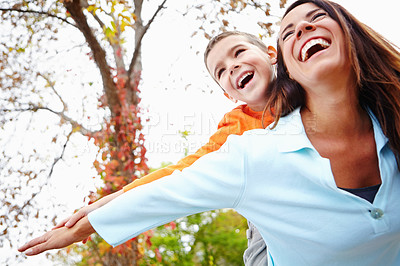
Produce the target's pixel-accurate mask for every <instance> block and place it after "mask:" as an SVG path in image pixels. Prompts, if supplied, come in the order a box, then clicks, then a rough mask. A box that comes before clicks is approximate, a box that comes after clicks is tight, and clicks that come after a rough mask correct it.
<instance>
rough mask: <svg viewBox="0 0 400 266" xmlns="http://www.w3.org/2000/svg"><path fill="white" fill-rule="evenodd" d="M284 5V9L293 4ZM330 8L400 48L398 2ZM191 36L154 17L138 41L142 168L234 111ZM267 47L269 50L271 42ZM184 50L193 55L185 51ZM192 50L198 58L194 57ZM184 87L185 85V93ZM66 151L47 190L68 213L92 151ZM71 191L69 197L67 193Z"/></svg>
mask: <svg viewBox="0 0 400 266" xmlns="http://www.w3.org/2000/svg"><path fill="white" fill-rule="evenodd" d="M170 2H171V3H169V4H172V5H177V4H176V3H172V2H173V1H170ZM288 2H289V4H290V3H291V2H293V1H288ZM336 2H338V3H340V4H342V5H343V6H344V7H345V8H347V9H348V10H349V11H350V12H352V13H353V14H354V15H355V16H356V17H357V18H358V19H359V20H361V21H362V22H364V23H366V24H367V25H369V26H371V27H372V28H373V29H375V30H376V31H378V32H379V33H381V34H382V35H383V36H385V37H386V38H388V39H389V40H390V41H392V42H394V43H395V44H396V45H399V46H400V31H399V29H398V28H399V26H400V16H399V14H398V12H399V10H400V1H397V0H382V1H376V0H375V1H373V0H351V1H350V0H347V1H345V0H338V1H336ZM167 14H168V11H164V15H167ZM247 21H248V19H247V18H246V17H243V20H242V21H237V22H235V24H236V26H237V27H238V30H242V31H248V32H251V33H256V32H254V30H253V29H254V26H253V25H251V24H249V23H247ZM232 23H233V22H232ZM166 25H167V27H166ZM194 30H196V29H195V28H194V27H193V24H191V23H190V20H188V18H182V17H181V16H178V15H177V14H176V13H175V14H173V15H170V16H163V17H162V18H161V17H160V18H159V20H158V21H156V22H155V23H154V24H153V25H152V27H151V28H150V31H149V32H148V34H147V35H146V37H145V38H144V40H143V41H144V43H143V46H142V47H143V69H144V71H143V76H142V77H143V88H145V89H144V90H143V92H142V94H141V96H142V99H143V100H142V105H143V106H144V107H145V108H146V109H148V116H149V118H151V120H150V122H149V124H148V126H147V127H146V128H145V133H146V145H147V147H148V153H147V157H148V158H149V161H148V164H149V166H152V167H158V166H159V165H160V163H161V162H163V161H170V162H176V161H177V160H179V159H180V158H181V157H182V156H183V150H184V148H185V147H186V146H184V145H183V143H182V138H180V137H179V134H178V133H177V132H178V131H179V130H189V131H191V132H192V135H190V136H189V138H188V142H187V143H186V144H189V146H188V147H189V151H190V152H195V151H196V150H197V148H199V147H200V146H201V145H202V144H204V143H205V142H206V141H207V139H208V137H209V136H210V135H211V134H212V133H213V132H214V131H215V130H216V126H217V123H218V122H219V120H220V119H221V118H222V116H223V114H225V113H226V112H228V111H229V110H231V109H232V108H234V107H235V106H236V105H237V104H234V103H232V102H230V101H229V100H228V99H226V98H225V97H224V96H223V95H222V93H221V91H220V89H219V87H218V86H217V85H216V84H215V83H214V81H212V79H211V78H210V77H209V76H208V74H207V72H206V69H205V67H204V63H203V57H202V53H203V51H204V48H205V46H206V44H207V40H205V39H204V40H203V41H201V42H196V43H194V40H193V39H192V38H190V36H191V34H192V32H193V31H194ZM198 39H199V38H197V39H196V40H198ZM268 44H272V45H275V37H274V38H273V39H272V40H271V42H268ZM190 46H193V47H194V48H195V49H190ZM197 50H199V51H200V53H199V55H197V56H196V54H195V51H197ZM170 75H172V76H174V77H175V80H176V81H175V82H174V83H172V84H165V80H171V78H170ZM187 84H191V85H190V86H188V87H187V88H186V89H185V86H186V85H187ZM166 88H167V89H166ZM211 90H212V91H213V92H212V93H210V91H211ZM161 145H163V146H161ZM71 148H73V149H76V150H77V152H76V151H75V153H78V154H80V157H79V158H78V159H76V160H71V161H69V162H68V163H60V164H59V165H58V167H57V169H55V172H54V175H53V180H54V182H53V184H52V187H51V189H50V188H49V189H47V190H48V193H51V194H52V197H53V198H54V200H55V201H57V202H60V203H64V204H67V205H69V206H70V209H71V212H72V210H73V209H74V208H78V207H80V206H82V204H83V197H84V196H86V195H87V194H86V193H87V189H88V187H90V186H92V184H91V183H90V184H81V183H80V182H81V181H80V180H82V177H85V176H86V177H88V178H87V179H88V180H90V179H91V177H92V176H94V175H95V172H94V170H93V169H92V162H93V158H94V149H92V148H90V147H88V146H87V145H86V144H85V139H84V138H81V139H80V138H79V137H76V138H75V139H74V141H73V145H72V147H71ZM66 155H67V154H66ZM44 189H46V188H44ZM72 191H73V192H75V193H71V192H72ZM69 214H70V213H66V214H65V215H63V214H61V216H62V217H65V216H66V215H69ZM62 217H60V218H62ZM38 230H43V228H40V229H39V228H38ZM4 255H6V254H2V252H0V256H4ZM39 262H40V264H41V265H42V266H45V265H54V264H53V263H52V262H48V261H47V260H46V259H45V256H44V255H39V256H37V257H35V258H31V259H29V260H28V261H27V262H26V263H25V264H19V265H38V263H39Z"/></svg>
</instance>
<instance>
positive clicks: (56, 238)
mask: <svg viewBox="0 0 400 266" xmlns="http://www.w3.org/2000/svg"><path fill="white" fill-rule="evenodd" d="M278 53H279V54H278V56H279V65H278V77H277V79H278V82H277V87H276V88H275V89H274V91H273V92H272V93H273V95H272V96H273V99H272V100H271V102H270V106H272V107H273V110H274V112H275V114H276V124H275V126H274V128H273V129H271V130H253V131H249V132H248V133H247V134H245V135H244V136H233V137H230V139H229V140H228V142H227V143H226V145H225V148H224V147H223V148H221V150H220V151H219V152H215V153H212V154H209V155H207V156H204V157H203V158H201V159H199V160H198V161H197V162H196V163H195V164H194V165H193V166H192V167H189V168H187V169H185V170H183V171H182V172H177V173H174V174H173V175H171V176H169V177H165V178H163V179H161V180H158V181H155V182H153V183H151V184H149V185H145V186H142V187H138V188H137V189H135V191H134V193H129V192H127V193H124V194H123V195H121V196H120V197H118V198H117V199H116V200H114V201H112V202H110V203H109V204H107V205H105V206H103V207H102V208H99V209H98V210H96V211H94V212H92V213H91V214H89V221H90V223H89V222H88V219H87V218H85V219H82V220H81V221H80V222H78V224H77V225H76V226H74V227H72V228H71V229H65V228H60V229H57V230H54V231H52V232H49V233H46V234H45V235H44V236H42V237H40V238H37V239H35V240H33V241H31V242H30V243H28V244H26V245H25V246H23V247H21V248H20V250H21V251H23V250H25V249H26V248H30V247H33V250H31V252H30V254H31V255H33V254H37V253H39V252H42V251H44V250H47V249H51V248H59V247H62V246H65V245H68V244H70V243H73V242H76V241H79V240H82V239H85V238H86V237H87V235H88V234H90V233H92V232H94V229H95V230H96V231H97V232H98V233H99V234H100V235H101V236H102V237H103V238H104V239H105V240H106V241H108V242H109V243H111V244H113V245H118V244H120V243H122V242H124V241H126V240H128V239H130V238H131V237H133V236H135V235H137V234H139V233H140V232H143V231H145V230H147V229H150V228H152V227H155V226H157V225H159V224H163V223H166V222H168V221H170V220H174V219H176V218H178V217H181V216H184V215H189V214H192V213H195V212H201V211H206V210H211V209H217V208H234V209H236V210H237V211H238V212H239V213H241V214H242V215H243V216H245V217H246V218H247V219H248V220H250V221H251V222H252V223H254V224H255V226H256V227H257V228H258V229H259V231H260V233H261V235H262V236H263V238H264V240H265V241H266V243H267V246H268V253H269V258H268V263H269V265H275V264H277V265H399V264H400V222H398V221H400V208H399V207H400V203H399V197H400V173H399V167H398V165H399V163H398V162H399V150H400V148H399V144H398V140H399V131H400V130H399V127H400V121H399V117H400V115H399V112H400V104H399V101H398V99H400V98H399V96H400V95H399V91H400V82H399V80H400V78H399V73H400V71H399V70H400V63H399V62H400V56H399V53H398V52H397V51H396V49H394V48H393V47H392V46H391V45H390V44H388V43H387V42H386V41H385V40H384V39H383V38H382V37H380V36H379V35H378V34H377V33H375V32H374V31H372V30H371V29H369V28H368V27H366V26H364V25H363V24H361V23H360V22H358V21H357V20H356V19H355V18H354V17H353V16H351V15H350V14H349V13H348V12H347V11H346V10H345V9H343V8H342V7H341V6H339V5H337V4H334V3H331V2H327V1H321V0H309V1H298V2H295V3H294V4H293V5H292V6H290V7H289V9H288V10H287V12H286V14H285V16H284V18H283V20H282V24H281V30H280V34H279V40H278ZM176 180H179V182H178V181H176ZM177 184H179V185H177ZM360 191H361V193H360ZM92 226H93V227H92ZM93 228H94V229H93ZM39 243H41V244H39Z"/></svg>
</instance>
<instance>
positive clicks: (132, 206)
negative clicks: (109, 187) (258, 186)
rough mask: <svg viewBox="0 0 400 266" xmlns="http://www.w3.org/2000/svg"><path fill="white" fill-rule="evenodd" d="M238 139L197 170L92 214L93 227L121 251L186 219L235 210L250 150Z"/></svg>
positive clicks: (207, 157)
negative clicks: (155, 230)
mask: <svg viewBox="0 0 400 266" xmlns="http://www.w3.org/2000/svg"><path fill="white" fill-rule="evenodd" d="M237 138H240V137H238V136H230V137H229V139H228V141H227V143H225V144H224V146H223V147H221V149H219V150H218V151H216V152H212V153H209V154H207V155H205V156H203V157H202V158H200V159H199V160H197V161H196V162H195V163H194V164H193V165H192V166H191V167H188V168H185V169H184V170H183V171H175V172H174V173H173V174H172V175H169V176H166V177H164V178H161V179H159V180H156V181H154V182H151V183H149V184H146V185H143V186H139V187H136V188H134V189H132V190H129V191H127V192H125V193H123V194H122V195H121V196H119V197H117V198H116V199H114V200H112V201H111V202H109V203H107V204H106V205H104V206H102V207H101V208H98V209H97V210H95V211H93V212H91V213H90V214H89V216H88V217H89V221H90V223H91V225H92V226H93V228H94V229H95V230H96V232H97V233H99V235H100V236H101V237H102V238H103V239H104V240H105V241H107V242H108V243H109V244H111V245H113V246H116V245H119V244H121V243H123V242H125V241H127V240H129V239H131V238H133V237H135V236H137V235H138V234H140V233H142V232H144V231H146V230H149V229H151V228H154V227H157V226H159V225H162V224H165V223H168V222H170V221H173V220H175V219H177V218H180V217H183V216H187V215H191V214H194V213H199V212H204V211H208V210H214V209H220V208H234V207H235V206H236V205H237V204H238V203H239V202H240V199H241V197H242V193H243V191H244V187H245V175H244V171H245V159H244V158H245V155H244V152H245V149H243V148H242V147H243V146H244V145H241V143H240V141H239V140H238V139H237ZM231 140H232V141H231Z"/></svg>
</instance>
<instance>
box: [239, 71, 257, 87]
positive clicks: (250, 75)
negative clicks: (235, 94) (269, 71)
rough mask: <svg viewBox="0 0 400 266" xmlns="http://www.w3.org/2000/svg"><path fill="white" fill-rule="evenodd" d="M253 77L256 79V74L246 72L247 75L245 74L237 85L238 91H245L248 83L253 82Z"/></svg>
mask: <svg viewBox="0 0 400 266" xmlns="http://www.w3.org/2000/svg"><path fill="white" fill-rule="evenodd" d="M253 77H254V72H246V73H244V74H243V75H242V76H241V77H240V79H239V81H238V83H237V87H238V89H239V88H240V89H243V88H244V87H245V86H246V85H247V83H249V82H250V80H252V78H253Z"/></svg>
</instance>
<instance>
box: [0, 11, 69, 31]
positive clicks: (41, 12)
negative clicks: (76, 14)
mask: <svg viewBox="0 0 400 266" xmlns="http://www.w3.org/2000/svg"><path fill="white" fill-rule="evenodd" d="M0 11H4V12H19V13H31V14H37V15H43V16H48V17H52V18H56V19H59V20H61V21H63V22H65V23H67V24H69V25H71V26H73V27H76V28H77V26H76V25H75V24H73V23H71V22H69V21H68V20H67V19H65V18H62V17H59V16H57V15H54V14H51V13H48V12H46V11H35V10H22V9H16V8H0Z"/></svg>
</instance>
